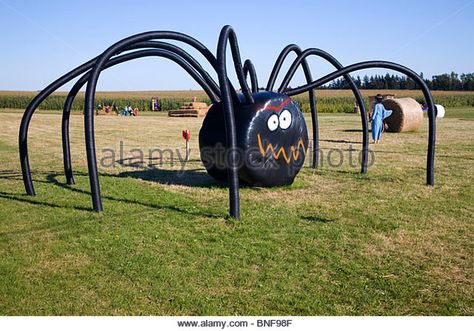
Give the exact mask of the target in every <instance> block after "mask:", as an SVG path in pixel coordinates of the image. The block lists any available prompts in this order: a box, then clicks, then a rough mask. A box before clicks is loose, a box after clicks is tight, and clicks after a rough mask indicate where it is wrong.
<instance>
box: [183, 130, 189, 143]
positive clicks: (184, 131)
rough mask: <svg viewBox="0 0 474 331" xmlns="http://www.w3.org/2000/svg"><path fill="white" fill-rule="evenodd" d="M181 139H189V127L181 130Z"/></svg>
mask: <svg viewBox="0 0 474 331" xmlns="http://www.w3.org/2000/svg"><path fill="white" fill-rule="evenodd" d="M183 139H185V140H186V141H189V139H191V132H190V131H189V129H186V130H183Z"/></svg>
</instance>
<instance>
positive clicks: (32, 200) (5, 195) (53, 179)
mask: <svg viewBox="0 0 474 331" xmlns="http://www.w3.org/2000/svg"><path fill="white" fill-rule="evenodd" d="M160 171H162V170H160ZM145 172H146V171H132V172H131V173H133V176H132V175H131V174H129V173H124V174H119V175H113V174H101V176H102V177H115V178H124V177H133V178H143V179H146V175H145V174H144V173H145ZM34 174H35V175H38V174H41V175H45V176H46V180H35V182H41V183H52V184H54V185H55V186H57V187H60V188H63V189H67V190H69V191H72V192H75V193H79V194H83V195H87V196H89V197H90V195H91V193H90V192H89V191H86V190H82V189H79V188H77V187H74V186H72V185H68V184H66V183H62V182H60V181H59V180H58V179H57V177H61V176H63V174H62V173H56V172H48V173H45V172H42V173H34ZM75 176H76V177H78V176H88V174H87V173H76V174H75ZM140 176H141V177H140ZM168 176H170V174H168ZM195 176H196V175H194V177H192V178H194V179H192V180H191V182H188V184H189V185H191V184H192V181H193V180H195V179H196V177H195ZM171 177H174V174H171ZM152 178H156V177H154V176H153V175H152ZM158 178H159V179H158V180H161V181H163V182H165V181H164V179H163V178H162V177H158ZM198 178H201V177H200V175H198ZM0 179H5V180H16V181H18V180H22V175H21V173H18V172H15V171H10V170H8V171H2V172H0ZM188 180H189V179H188ZM167 183H170V182H167ZM0 199H6V200H15V201H20V202H24V203H28V204H32V205H39V206H46V207H51V208H66V209H74V210H81V211H93V210H92V209H91V208H86V207H81V206H72V205H60V204H56V203H52V202H46V201H39V200H37V199H36V197H32V196H29V195H27V194H24V193H20V194H18V193H9V192H2V191H0ZM102 199H104V200H109V201H114V202H121V203H127V204H133V205H139V206H143V207H148V208H153V209H167V210H170V211H174V212H178V213H184V214H188V215H193V216H200V217H210V218H224V215H218V214H213V213H210V212H206V211H199V210H198V211H196V210H187V209H186V208H185V207H177V206H174V205H163V204H158V203H152V202H146V201H137V200H131V199H127V198H124V197H115V196H111V195H102ZM189 202H190V205H191V204H192V203H193V201H191V200H190V201H189ZM192 206H193V207H195V204H193V205H192Z"/></svg>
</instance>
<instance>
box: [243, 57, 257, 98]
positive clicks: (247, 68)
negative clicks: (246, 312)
mask: <svg viewBox="0 0 474 331" xmlns="http://www.w3.org/2000/svg"><path fill="white" fill-rule="evenodd" d="M248 74H250V82H251V86H252V93H257V92H258V80H257V72H256V71H255V67H254V65H253V63H252V61H250V60H248V59H247V60H245V62H244V77H245V80H247V75H248Z"/></svg>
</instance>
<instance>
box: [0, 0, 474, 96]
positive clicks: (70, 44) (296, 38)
mask: <svg viewBox="0 0 474 331" xmlns="http://www.w3.org/2000/svg"><path fill="white" fill-rule="evenodd" d="M473 19H474V1H473V0H469V1H465V0H451V1H445V0H444V1H436V0H435V1H424V0H420V1H408V0H402V1H397V2H393V1H390V2H389V1H298V0H293V1H288V0H287V1H257V0H253V1H245V0H244V1H233V2H224V1H219V2H218V1H184V0H181V1H147V0H138V1H131V0H130V1H125V0H117V1H98V0H97V1H89V0H87V1H80V0H78V1H50V0H44V1H31V0H29V1H26V0H25V1H22V0H0V38H1V39H0V40H1V44H0V45H1V50H0V90H39V89H42V88H44V87H45V86H46V85H47V84H49V83H50V82H52V81H53V80H55V79H56V78H58V77H59V76H61V75H63V74H64V73H66V72H67V71H69V70H71V69H73V68H74V67H76V66H78V65H80V64H82V63H84V62H86V61H87V60H89V59H91V58H93V57H95V56H96V55H98V54H100V53H101V52H102V51H103V50H105V49H106V48H107V47H108V46H110V45H111V44H113V43H114V42H116V41H118V40H120V39H122V38H125V37H127V36H129V35H132V34H135V33H140V32H144V31H150V30H175V31H180V32H183V33H186V34H189V35H191V36H193V37H195V38H196V39H198V40H199V41H201V42H202V43H203V44H205V45H206V46H207V47H208V48H209V49H210V50H211V51H212V52H213V53H215V50H216V45H217V39H218V36H219V32H220V29H221V28H222V26H224V25H226V24H230V25H232V26H233V27H234V29H235V30H236V32H237V36H238V40H239V45H240V49H241V55H242V58H243V59H246V58H250V59H252V61H253V62H254V64H255V66H256V68H257V73H258V75H259V82H260V84H259V85H261V86H263V85H265V83H266V80H267V79H268V75H269V73H270V71H271V67H272V65H273V63H274V62H275V59H276V57H277V56H278V53H279V52H280V51H281V49H282V48H283V47H284V46H286V45H287V44H289V43H296V44H298V45H300V47H302V48H307V47H317V48H322V49H324V50H326V51H328V52H330V53H332V54H333V55H334V56H335V57H336V58H338V59H339V61H340V62H342V63H343V64H351V63H354V62H358V61H365V60H374V59H381V60H390V61H395V62H399V63H401V64H404V65H406V66H408V67H411V68H412V69H413V70H415V71H417V72H423V73H424V74H425V77H431V76H432V75H433V74H438V73H444V72H451V71H456V72H458V73H461V72H474V65H473V62H474V61H473V60H472V59H473V58H474V55H473V54H474V42H473V40H474V38H473V36H474V23H473ZM186 50H188V51H189V52H190V53H192V54H193V55H195V56H196V58H198V59H199V60H200V62H202V63H203V65H204V64H205V61H204V59H202V58H201V57H200V56H199V54H197V53H196V52H194V51H192V49H189V48H186ZM291 60H293V57H292V58H291ZM310 63H311V66H312V69H313V72H314V73H313V77H318V76H321V75H324V74H326V73H328V72H330V71H332V68H331V67H329V66H328V65H327V64H325V63H324V62H323V61H321V60H317V59H311V61H310ZM204 67H205V68H207V69H209V72H210V73H212V75H213V76H215V75H214V73H213V72H212V70H211V69H210V67H209V66H207V65H204ZM286 67H288V65H286ZM231 68H232V67H231V66H230V64H229V71H233V70H231ZM365 73H369V74H373V73H385V71H368V72H367V71H366V72H365ZM357 74H360V75H361V76H362V75H363V74H364V72H363V71H361V72H358V73H357ZM233 77H235V76H233V75H232V77H231V78H233ZM302 80H303V79H302V75H301V74H299V75H297V76H295V79H294V81H292V84H291V85H293V86H295V85H297V84H298V83H300V82H302ZM70 86H71V85H70V84H69V85H66V86H65V87H64V88H62V90H65V89H67V88H68V87H70ZM196 88H198V85H197V84H196V83H195V82H194V81H193V80H192V79H191V78H190V77H189V76H188V75H187V74H186V73H184V71H183V70H181V69H180V68H178V67H177V66H176V65H175V64H173V63H170V62H168V61H167V60H164V59H156V58H148V59H142V60H136V61H134V62H130V63H126V64H123V65H121V66H119V67H114V68H111V69H109V70H107V71H106V72H104V73H103V74H102V75H101V79H100V81H99V86H98V89H99V90H108V91H111V90H174V89H196Z"/></svg>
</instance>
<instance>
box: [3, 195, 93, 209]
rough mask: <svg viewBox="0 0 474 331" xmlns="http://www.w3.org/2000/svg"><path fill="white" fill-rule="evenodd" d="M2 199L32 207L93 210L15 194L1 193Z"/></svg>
mask: <svg viewBox="0 0 474 331" xmlns="http://www.w3.org/2000/svg"><path fill="white" fill-rule="evenodd" d="M0 199H7V200H14V201H19V202H26V203H29V204H31V205H36V206H46V207H51V208H68V209H75V210H82V211H90V210H91V209H90V208H85V207H79V206H61V205H58V204H54V203H51V202H45V201H37V200H32V199H34V197H31V196H29V195H27V194H13V193H7V192H2V191H0Z"/></svg>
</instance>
